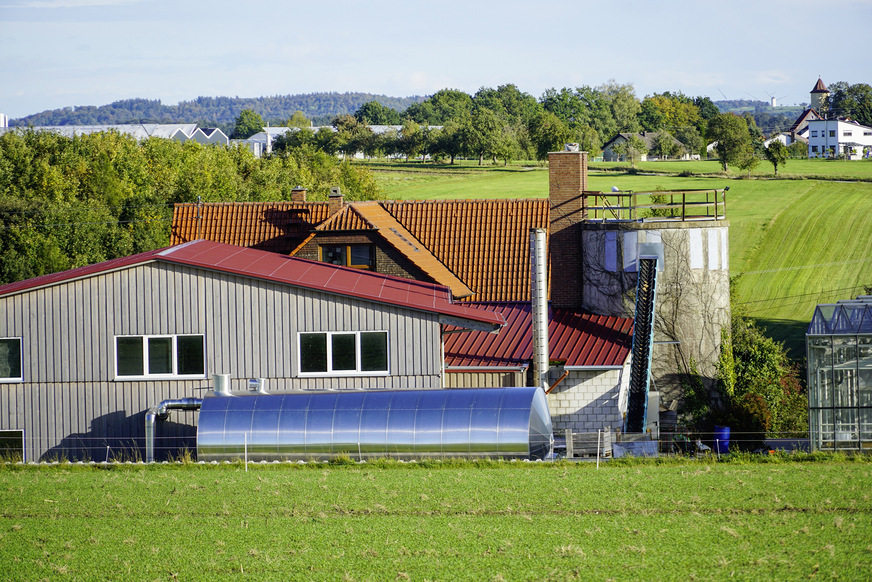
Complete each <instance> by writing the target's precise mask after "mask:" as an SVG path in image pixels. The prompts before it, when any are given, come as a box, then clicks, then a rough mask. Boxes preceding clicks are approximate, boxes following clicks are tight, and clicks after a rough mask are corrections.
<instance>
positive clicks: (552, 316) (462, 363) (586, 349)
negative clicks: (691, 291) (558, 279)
mask: <svg viewBox="0 0 872 582" xmlns="http://www.w3.org/2000/svg"><path fill="white" fill-rule="evenodd" d="M466 305H469V306H470V307H477V308H483V309H487V310H489V311H494V312H496V313H499V314H501V315H502V316H503V317H505V319H506V326H505V327H503V328H502V329H501V330H500V332H499V333H498V334H485V333H481V332H472V333H462V334H447V335H446V336H445V367H446V369H447V370H449V371H451V370H452V369H454V370H459V369H464V368H482V369H488V368H523V367H526V366H527V365H529V363H530V361H531V360H532V358H533V322H532V317H531V307H530V303H527V302H523V303H522V302H506V303H500V302H486V303H483V302H467V303H466ZM549 322H550V323H549V325H548V337H549V349H550V356H549V357H550V359H551V360H563V361H565V365H566V366H567V367H609V368H611V367H620V366H623V365H624V362H625V361H626V360H627V357H628V356H629V354H630V349H631V347H632V337H633V320H632V319H629V318H625V317H606V316H604V315H593V314H591V313H585V312H573V311H569V310H565V309H551V308H549Z"/></svg>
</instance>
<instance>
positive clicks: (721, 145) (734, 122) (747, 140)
mask: <svg viewBox="0 0 872 582" xmlns="http://www.w3.org/2000/svg"><path fill="white" fill-rule="evenodd" d="M708 136H709V139H710V140H711V141H715V142H717V144H716V145H715V152H716V153H717V156H718V159H719V160H720V162H721V166H722V167H723V169H724V171H725V172H726V171H727V168H728V166H729V164H737V163H738V162H739V161H740V160H743V159H745V158H746V157H747V152H748V150H750V149H751V137H750V135H749V133H748V124H747V123H746V122H745V120H744V119H743V118H741V117H739V116H738V115H733V114H732V113H721V114H718V115H717V116H715V117H713V118H712V119H711V120H709V123H708Z"/></svg>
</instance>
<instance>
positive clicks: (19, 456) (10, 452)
mask: <svg viewBox="0 0 872 582" xmlns="http://www.w3.org/2000/svg"><path fill="white" fill-rule="evenodd" d="M0 459H16V460H19V461H23V460H24V431H23V430H0Z"/></svg>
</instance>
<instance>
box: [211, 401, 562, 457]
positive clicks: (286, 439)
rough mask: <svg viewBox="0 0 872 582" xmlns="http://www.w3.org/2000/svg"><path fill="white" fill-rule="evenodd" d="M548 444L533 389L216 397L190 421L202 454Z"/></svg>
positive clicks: (485, 449)
mask: <svg viewBox="0 0 872 582" xmlns="http://www.w3.org/2000/svg"><path fill="white" fill-rule="evenodd" d="M551 445H552V433H551V414H550V413H549V411H548V403H547V402H546V399H545V393H544V392H543V390H542V389H541V388H538V387H523V388H456V389H449V390H393V391H355V392H305V393H287V394H254V395H244V396H215V397H209V398H204V399H203V404H202V407H201V408H200V419H199V423H198V428H197V458H198V459H199V460H202V461H225V460H232V459H241V458H243V456H244V455H247V457H248V459H249V460H253V461H274V460H285V461H287V460H325V459H331V458H335V457H337V456H338V455H347V456H348V457H350V458H352V459H357V460H364V459H367V458H381V457H391V458H400V459H425V458H445V457H474V458H485V457H487V458H506V459H509V458H523V459H543V458H545V457H546V456H547V455H548V454H549V453H550V452H551Z"/></svg>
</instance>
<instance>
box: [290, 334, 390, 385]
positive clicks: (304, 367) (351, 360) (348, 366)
mask: <svg viewBox="0 0 872 582" xmlns="http://www.w3.org/2000/svg"><path fill="white" fill-rule="evenodd" d="M387 372H388V333H387V332H386V331H352V332H342V331H334V332H321V333H301V334H300V373H301V374H343V375H345V374H347V375H355V374H387Z"/></svg>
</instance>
